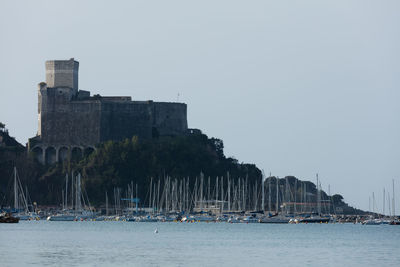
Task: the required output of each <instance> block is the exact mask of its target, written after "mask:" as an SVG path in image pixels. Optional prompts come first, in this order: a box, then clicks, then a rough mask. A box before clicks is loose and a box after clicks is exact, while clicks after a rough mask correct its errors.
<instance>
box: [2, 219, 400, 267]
mask: <svg viewBox="0 0 400 267" xmlns="http://www.w3.org/2000/svg"><path fill="white" fill-rule="evenodd" d="M156 230H157V231H156ZM0 266H2V267H3V266H400V226H391V225H360V224H243V223H240V224H230V223H205V222H196V223H176V222H157V223H149V222H121V221H113V222H108V221H107V222H96V221H80V222H51V221H21V222H20V223H17V224H0Z"/></svg>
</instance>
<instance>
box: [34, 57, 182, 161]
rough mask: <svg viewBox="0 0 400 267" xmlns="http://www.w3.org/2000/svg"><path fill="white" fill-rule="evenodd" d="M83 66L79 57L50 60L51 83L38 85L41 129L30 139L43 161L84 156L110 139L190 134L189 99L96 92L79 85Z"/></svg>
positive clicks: (48, 68) (47, 80)
mask: <svg viewBox="0 0 400 267" xmlns="http://www.w3.org/2000/svg"><path fill="white" fill-rule="evenodd" d="M78 69H79V62H77V61H75V60H74V59H73V58H72V59H70V60H53V61H46V82H45V83H44V82H41V83H39V85H38V115H39V119H38V133H37V136H35V137H33V138H31V139H30V140H29V142H28V148H29V150H30V151H33V152H34V153H35V155H36V156H37V159H38V160H39V161H40V162H42V163H46V164H53V163H55V162H57V161H63V160H66V159H68V158H71V157H73V156H74V155H75V156H82V155H83V154H84V153H89V152H90V151H93V150H94V149H95V148H96V145H98V144H99V143H102V142H104V141H108V140H123V139H125V138H131V137H132V136H138V137H139V138H146V139H147V138H156V137H158V136H164V135H182V134H186V133H187V130H188V125H187V106H186V104H184V103H169V102H154V101H151V100H150V101H132V98H131V97H130V96H100V95H92V96H91V94H90V92H89V91H84V90H79V88H78Z"/></svg>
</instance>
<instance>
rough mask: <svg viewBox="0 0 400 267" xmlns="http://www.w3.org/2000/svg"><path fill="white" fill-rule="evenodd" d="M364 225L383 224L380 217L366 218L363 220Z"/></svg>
mask: <svg viewBox="0 0 400 267" xmlns="http://www.w3.org/2000/svg"><path fill="white" fill-rule="evenodd" d="M362 224H364V225H380V224H382V220H380V219H369V220H365V221H363V223H362Z"/></svg>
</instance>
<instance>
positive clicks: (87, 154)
mask: <svg viewBox="0 0 400 267" xmlns="http://www.w3.org/2000/svg"><path fill="white" fill-rule="evenodd" d="M94 151H95V149H94V147H87V148H85V150H84V152H83V153H84V156H85V157H87V156H89V155H90V154H92V153H93V152H94Z"/></svg>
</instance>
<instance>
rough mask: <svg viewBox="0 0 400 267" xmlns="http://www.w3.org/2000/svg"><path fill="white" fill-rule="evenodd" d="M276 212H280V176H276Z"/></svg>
mask: <svg viewBox="0 0 400 267" xmlns="http://www.w3.org/2000/svg"><path fill="white" fill-rule="evenodd" d="M275 209H276V214H278V212H279V177H278V176H276V207H275Z"/></svg>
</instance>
